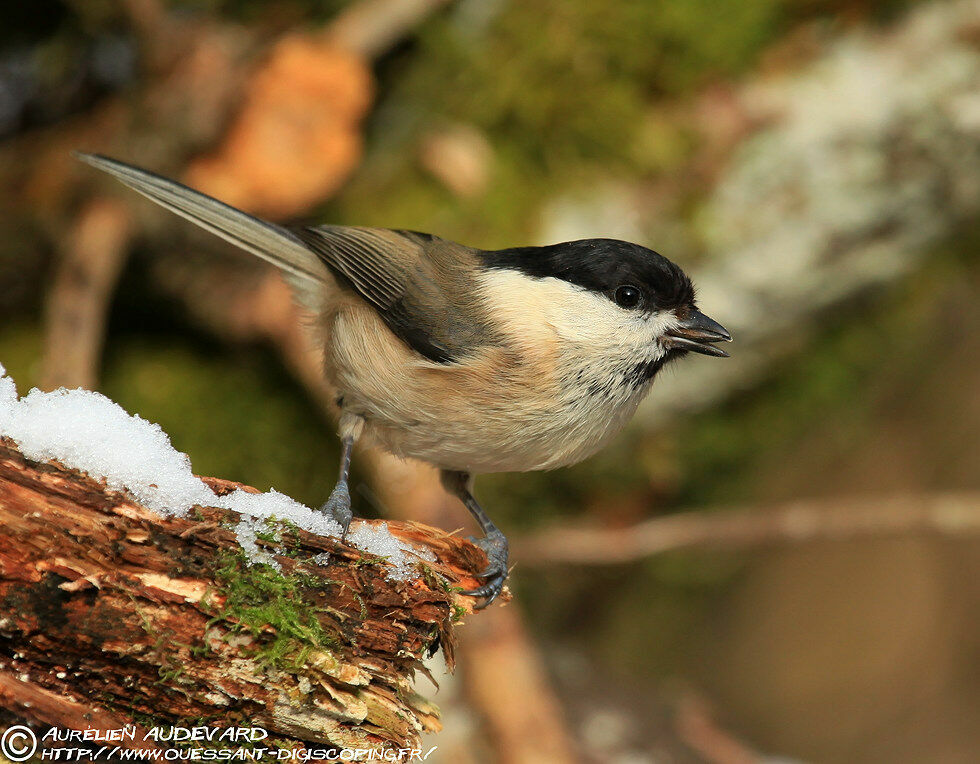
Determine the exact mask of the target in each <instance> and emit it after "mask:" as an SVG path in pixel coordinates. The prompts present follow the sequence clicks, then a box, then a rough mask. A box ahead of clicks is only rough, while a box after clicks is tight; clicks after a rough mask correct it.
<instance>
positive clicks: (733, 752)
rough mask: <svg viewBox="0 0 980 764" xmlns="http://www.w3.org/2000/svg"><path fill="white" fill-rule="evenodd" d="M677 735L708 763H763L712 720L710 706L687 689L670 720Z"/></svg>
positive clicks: (762, 759)
mask: <svg viewBox="0 0 980 764" xmlns="http://www.w3.org/2000/svg"><path fill="white" fill-rule="evenodd" d="M674 728H675V729H676V731H677V735H678V737H680V739H681V740H683V741H684V742H685V743H687V745H689V746H690V747H691V748H692V749H693V750H695V751H697V753H698V754H699V755H700V756H701V757H702V758H703V759H704V760H705V761H706V762H708V764H763V762H765V761H767V759H765V758H764V757H762V756H760V755H759V754H758V753H756V752H755V751H753V750H752V749H751V748H749V747H748V746H747V745H746V744H745V743H743V742H742V741H741V740H738V739H737V738H736V737H734V736H733V735H732V734H731V733H730V732H728V731H727V730H724V729H722V728H721V727H720V726H719V725H718V723H717V722H716V721H715V719H714V717H713V715H712V713H711V707H710V706H709V705H708V703H707V702H706V701H705V700H704V698H701V697H700V696H697V695H695V694H694V693H691V692H688V693H686V695H685V697H683V698H681V702H680V705H679V707H678V709H677V715H676V717H675V719H674Z"/></svg>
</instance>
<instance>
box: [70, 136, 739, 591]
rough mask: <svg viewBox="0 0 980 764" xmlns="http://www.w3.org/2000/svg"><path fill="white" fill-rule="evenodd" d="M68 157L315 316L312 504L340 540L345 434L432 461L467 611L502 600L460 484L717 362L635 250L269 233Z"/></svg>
mask: <svg viewBox="0 0 980 764" xmlns="http://www.w3.org/2000/svg"><path fill="white" fill-rule="evenodd" d="M79 158H80V159H82V160H83V161H85V162H87V163H88V164H90V165H92V166H93V167H96V168H98V169H100V170H104V171H105V172H107V173H109V174H111V175H114V176H115V177H116V178H118V179H119V180H120V181H122V182H123V183H125V184H126V185H128V186H130V187H131V188H133V189H135V190H136V191H138V192H139V193H141V194H144V195H145V196H147V197H149V198H150V199H152V200H153V201H155V202H157V203H158V204H161V205H163V206H164V207H166V208H167V209H169V210H171V211H173V212H175V213H177V214H178V215H181V216H183V217H185V218H187V219H189V220H191V221H193V222H194V223H197V224H198V225H199V226H201V227H203V228H205V229H207V230H209V231H211V232H212V233H215V234H217V235H218V236H220V237H222V238H224V239H227V240H228V241H230V242H232V243H233V244H236V245H238V246H239V247H241V248H242V249H244V250H246V251H248V252H251V253H252V254H254V255H257V256H258V257H261V258H262V259H264V260H268V261H269V262H271V263H272V264H273V265H275V266H277V267H278V268H280V269H281V271H282V272H283V274H284V276H285V278H286V280H287V281H288V282H289V284H290V285H291V286H292V288H293V290H294V293H295V295H296V298H297V299H298V301H299V302H300V303H301V304H302V305H303V306H305V307H306V308H308V309H309V310H311V311H312V312H313V314H314V315H315V316H316V321H315V327H316V330H317V332H318V342H319V343H320V344H321V345H322V348H323V354H324V367H323V368H324V373H325V375H326V378H327V380H328V382H329V383H330V385H331V386H332V387H333V389H334V390H335V391H336V396H337V397H336V401H337V405H338V407H339V410H340V425H339V429H340V438H341V442H342V444H343V451H342V456H341V464H340V479H339V481H338V482H337V486H336V488H334V490H333V492H332V493H331V495H330V497H329V499H328V500H327V502H326V503H325V504H324V505H323V507H322V510H323V511H325V512H328V513H330V514H331V515H333V516H334V517H335V518H337V520H338V521H339V522H340V523H341V525H342V526H343V528H344V533H346V531H347V527H348V525H349V524H350V521H351V517H352V515H351V500H350V493H349V490H348V486H347V478H348V470H349V467H350V459H351V450H352V448H353V445H354V442H355V441H356V440H358V439H359V438H361V437H364V438H365V439H367V440H369V441H370V442H373V443H374V444H376V445H379V446H381V447H382V448H384V449H386V450H388V451H390V452H391V453H393V454H395V455H397V456H402V457H412V458H415V459H420V460H422V461H425V462H429V463H430V464H433V465H435V466H436V467H438V468H439V469H440V471H441V473H440V474H441V477H442V484H443V486H444V487H445V488H446V490H447V491H449V492H450V493H451V494H453V495H454V496H456V497H458V498H459V499H460V500H462V502H463V503H464V504H465V505H466V507H467V508H468V509H469V511H470V512H471V513H472V515H473V517H474V518H475V519H476V522H477V523H478V524H479V525H480V528H481V529H482V530H483V533H484V537H483V538H482V539H478V540H477V543H478V544H479V545H480V546H481V547H482V548H483V549H484V550H485V551H486V553H487V557H488V559H489V563H490V564H489V567H488V568H487V570H485V571H484V572H483V573H482V574H481V577H482V578H483V580H484V581H485V583H484V584H483V585H482V586H480V587H479V588H477V589H475V590H473V591H471V592H468V594H471V595H474V596H479V597H483V598H484V601H483V602H482V603H481V606H486V605H488V604H489V603H490V602H492V601H493V599H494V598H495V597H496V596H497V595H498V594H499V593H500V591H501V589H502V588H503V585H504V581H505V580H506V578H507V573H508V547H507V540H506V538H505V537H504V535H503V533H501V531H500V530H499V529H498V528H497V526H496V525H494V523H493V522H492V521H491V520H490V518H489V516H487V514H486V513H485V512H484V511H483V509H482V508H481V507H480V505H479V504H477V502H476V499H474V498H473V493H472V483H473V475H475V474H478V473H486V472H510V471H528V470H546V469H552V468H555V467H561V466H564V465H569V464H575V463H576V462H579V461H581V460H582V459H585V458H586V457H588V456H591V455H592V454H594V453H595V452H596V451H598V450H599V449H600V448H602V447H603V446H604V445H605V444H606V443H607V442H608V441H609V440H610V438H612V437H613V436H614V435H615V434H616V433H617V432H619V430H620V429H621V428H622V427H623V425H624V424H626V422H627V421H628V420H629V418H630V417H631V416H632V415H633V412H634V411H636V407H637V405H638V404H639V403H640V400H641V399H642V398H643V397H644V395H646V393H647V391H648V390H649V388H650V383H651V382H652V381H653V378H654V377H655V376H656V374H657V372H658V371H660V369H661V368H663V366H664V364H666V363H667V362H668V361H671V360H673V359H675V358H678V357H680V356H682V355H685V354H686V353H689V352H693V353H702V354H704V355H712V356H725V355H727V353H725V351H724V350H722V349H720V348H718V347H716V346H715V344H714V343H717V342H720V341H729V340H731V336H730V335H729V333H728V332H727V331H726V330H725V328H724V327H723V326H721V324H719V323H717V322H715V321H713V320H712V319H710V318H708V317H707V316H706V315H704V314H703V313H701V312H700V311H699V310H698V309H697V308H696V307H695V300H694V289H693V287H692V285H691V281H690V279H689V278H688V277H687V276H686V275H685V274H684V272H683V271H682V270H681V269H680V268H678V267H677V266H676V265H674V264H673V263H672V262H670V261H669V260H667V259H666V258H664V257H662V256H661V255H659V254H657V253H656V252H653V251H652V250H649V249H646V248H645V247H641V246H639V245H636V244H630V243H628V242H625V241H618V240H615V239H587V240H584V241H572V242H566V243H564V244H554V245H551V246H545V247H517V248H514V249H502V250H496V251H483V250H479V249H473V248H471V247H466V246H463V245H461V244H456V243H454V242H451V241H446V240H445V239H440V238H439V237H437V236H432V235H431V234H425V233H417V232H415V231H403V230H389V229H382V228H353V227H347V226H330V225H325V226H315V227H285V226H279V225H273V224H271V223H267V222H265V221H262V220H259V219H257V218H254V217H252V216H251V215H247V214H245V213H244V212H241V211H240V210H237V209H235V208H234V207H230V206H228V205H226V204H223V203H222V202H219V201H217V200H216V199H213V198H211V197H209V196H206V195H204V194H202V193H199V192H197V191H194V190H192V189H190V188H188V187H186V186H184V185H181V184H180V183H177V182H175V181H172V180H169V179H167V178H163V177H161V176H159V175H155V174H153V173H150V172H147V171H146V170H141V169H138V168H136V167H132V166H130V165H127V164H123V163H122V162H117V161H115V160H112V159H108V158H106V157H102V156H94V155H89V154H80V155H79Z"/></svg>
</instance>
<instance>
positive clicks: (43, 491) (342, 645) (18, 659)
mask: <svg viewBox="0 0 980 764" xmlns="http://www.w3.org/2000/svg"><path fill="white" fill-rule="evenodd" d="M205 481H206V482H208V484H209V485H210V486H211V487H212V489H214V490H215V491H216V492H217V493H219V494H223V493H226V492H230V491H232V490H234V489H236V488H245V490H254V489H249V488H247V487H244V486H240V485H239V484H237V483H231V482H228V481H223V480H218V479H215V478H205ZM193 514H194V516H193V517H163V516H160V515H158V514H156V513H154V512H152V511H150V510H148V509H146V508H145V507H143V506H141V505H139V504H138V503H136V502H135V501H134V500H133V499H132V498H130V497H129V496H128V495H127V494H125V493H120V492H115V491H112V490H109V489H107V488H106V486H105V485H104V484H102V483H100V482H97V481H95V480H93V479H91V478H89V477H87V476H85V475H82V474H80V473H78V472H76V471H71V470H67V469H65V468H63V467H61V466H59V465H57V464H52V463H45V464H38V463H35V462H32V461H30V460H28V459H26V458H25V457H24V456H23V455H22V454H21V453H20V452H19V451H17V450H16V448H14V447H13V444H12V443H11V441H9V440H6V439H4V440H0V708H2V709H5V713H2V712H0V719H3V717H6V720H7V721H12V720H13V719H17V720H19V721H20V722H21V723H25V722H26V723H35V724H40V725H54V726H60V727H72V728H75V729H85V728H95V729H112V728H118V727H120V726H122V724H136V725H137V727H138V728H139V729H145V728H148V727H151V726H156V725H166V726H169V725H171V724H172V725H177V726H182V725H185V726H186V725H189V724H192V723H195V724H207V725H212V726H218V727H224V726H242V725H251V726H257V727H261V728H264V729H265V730H267V731H268V732H269V734H270V739H274V740H275V741H276V743H275V745H276V746H278V747H286V748H289V747H295V746H298V745H307V746H309V745H311V744H318V745H326V746H337V747H355V748H381V747H409V748H417V747H418V744H419V738H420V735H421V733H422V732H423V731H432V730H437V729H439V720H438V716H439V714H438V709H437V708H436V707H435V706H434V705H432V704H431V703H429V702H428V701H426V700H425V699H424V698H422V697H420V696H418V695H417V694H415V693H414V692H413V690H412V679H413V676H414V673H415V671H417V670H419V669H422V670H424V668H423V666H422V659H423V658H425V657H426V656H427V655H431V654H432V653H434V652H435V651H436V650H437V649H438V648H440V647H441V648H442V650H443V653H444V655H445V659H446V661H447V663H448V664H449V666H450V667H452V666H453V648H454V645H455V635H454V626H455V623H456V622H457V621H458V620H459V619H460V617H461V616H463V615H465V614H466V613H468V612H471V611H472V608H473V605H474V604H475V601H474V600H473V599H472V598H469V597H465V596H462V595H460V594H459V593H458V590H457V589H456V588H454V587H462V588H472V587H474V586H475V585H477V581H476V579H475V578H474V576H473V574H474V573H475V572H478V571H480V570H482V569H483V568H484V567H485V566H486V557H485V555H484V554H483V552H482V551H481V550H480V549H479V548H477V547H475V546H473V545H472V544H470V543H469V542H468V541H465V540H463V539H461V538H457V537H455V536H451V535H449V534H446V533H444V532H442V531H439V530H436V529H434V528H430V527H427V526H423V525H418V524H414V523H388V526H389V529H390V530H391V532H392V533H393V534H394V535H396V536H397V537H398V538H400V539H402V540H404V541H406V542H408V543H409V544H412V545H413V546H415V547H424V548H425V549H428V550H429V551H431V552H432V553H433V554H434V555H435V556H436V561H434V562H425V563H423V564H422V565H421V566H420V574H419V577H418V578H416V579H414V580H409V581H390V580H388V578H387V577H386V571H387V568H386V566H385V564H384V562H383V560H381V559H379V558H376V557H372V556H371V555H368V554H366V553H364V552H361V551H359V550H356V549H354V548H353V547H350V546H347V545H345V544H342V543H340V542H339V540H337V539H334V538H327V537H319V536H315V535H313V534H311V533H308V532H306V531H303V530H300V529H298V528H296V527H295V526H289V525H288V524H287V525H285V526H280V527H277V528H271V527H270V534H271V535H270V537H269V538H267V539H265V540H263V539H262V538H260V539H259V541H258V543H259V545H260V546H264V547H265V548H266V549H267V550H268V551H270V552H272V553H273V554H274V555H275V559H276V560H277V562H278V563H279V565H280V566H281V572H277V571H275V570H274V569H273V568H272V567H270V566H268V565H252V566H249V565H247V564H246V563H245V559H244V556H243V554H242V551H241V549H240V548H239V546H238V543H237V541H236V537H235V534H234V532H233V530H232V527H233V524H234V523H235V522H236V521H237V515H236V514H235V513H233V512H229V511H227V510H223V509H215V508H208V507H201V508H198V509H196V510H195V511H194V513H193ZM363 522H370V521H363ZM260 535H262V534H260ZM273 536H274V537H273ZM322 553H327V554H328V555H329V559H328V560H326V561H323V560H324V558H323V557H322ZM317 555H321V556H318V557H316V561H314V560H313V558H314V556H317ZM122 744H126V743H122ZM129 744H130V745H132V746H139V747H143V746H145V745H146V744H145V743H143V742H142V741H141V735H139V734H137V735H136V736H135V740H133V741H130V743H129Z"/></svg>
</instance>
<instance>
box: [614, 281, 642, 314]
mask: <svg viewBox="0 0 980 764" xmlns="http://www.w3.org/2000/svg"><path fill="white" fill-rule="evenodd" d="M642 296H643V295H642V294H641V293H640V290H639V289H638V288H637V287H635V286H629V285H626V286H621V287H619V288H618V289H617V290H616V304H617V305H618V306H619V307H621V308H635V307H636V306H637V305H639V304H640V298H641V297H642Z"/></svg>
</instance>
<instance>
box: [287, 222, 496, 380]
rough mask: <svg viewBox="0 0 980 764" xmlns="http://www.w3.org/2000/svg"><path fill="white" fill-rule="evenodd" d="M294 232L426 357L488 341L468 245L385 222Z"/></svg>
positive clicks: (454, 355)
mask: <svg viewBox="0 0 980 764" xmlns="http://www.w3.org/2000/svg"><path fill="white" fill-rule="evenodd" d="M291 230H292V232H293V233H294V234H295V236H296V237H297V238H298V239H299V240H300V241H302V242H303V243H304V244H305V245H306V246H307V247H309V248H310V249H311V250H312V251H313V252H315V253H316V254H317V255H318V256H319V257H320V259H321V260H322V261H323V262H324V263H325V264H326V266H327V267H328V268H329V269H330V271H331V273H333V275H334V276H335V277H336V278H337V280H338V281H340V282H341V283H342V284H344V285H345V286H347V287H349V288H350V289H352V290H353V291H354V292H356V293H357V294H358V295H360V296H361V297H362V298H363V299H364V300H365V301H366V302H367V303H368V304H369V305H371V307H373V308H374V309H375V310H376V311H377V312H378V315H380V316H381V318H382V319H383V320H384V322H385V323H386V324H387V325H388V327H389V328H390V329H391V331H392V332H393V333H394V334H395V335H397V336H398V337H399V338H401V339H402V340H403V341H404V342H405V343H407V344H408V345H409V346H410V347H412V348H413V349H414V350H415V351H417V352H418V353H420V354H421V355H423V356H425V357H426V358H428V359H429V360H431V361H435V362H437V363H451V362H453V361H456V360H458V359H459V358H461V357H462V356H464V355H466V354H467V353H469V352H472V351H473V350H475V349H476V348H477V347H478V346H480V345H486V344H487V343H488V342H490V341H491V340H490V336H489V332H488V330H487V328H486V326H485V325H484V323H483V321H482V320H481V318H480V315H479V311H478V310H476V307H477V306H476V305H475V304H474V300H473V299H472V292H473V287H472V285H471V284H468V280H467V276H466V270H467V269H466V266H467V262H466V261H467V259H471V260H472V259H473V256H472V254H471V252H470V250H469V249H467V248H466V247H463V246H461V245H458V244H454V243H452V242H448V241H445V240H443V239H439V238H437V237H434V236H430V235H428V234H420V233H415V232H412V231H394V230H390V229H386V228H354V227H348V226H317V227H309V228H293V229H291ZM468 297H469V298H470V299H467V298H468Z"/></svg>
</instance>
